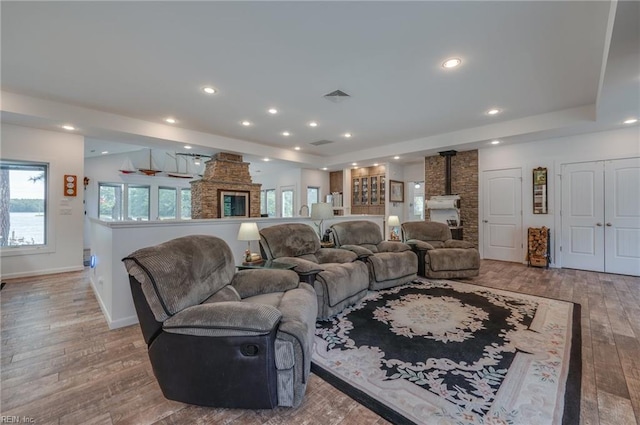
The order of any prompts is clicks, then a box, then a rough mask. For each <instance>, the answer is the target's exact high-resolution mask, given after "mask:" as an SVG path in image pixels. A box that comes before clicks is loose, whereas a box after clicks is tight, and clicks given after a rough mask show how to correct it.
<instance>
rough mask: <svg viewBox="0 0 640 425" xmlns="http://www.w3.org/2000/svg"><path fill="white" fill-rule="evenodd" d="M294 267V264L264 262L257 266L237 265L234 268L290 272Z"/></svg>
mask: <svg viewBox="0 0 640 425" xmlns="http://www.w3.org/2000/svg"><path fill="white" fill-rule="evenodd" d="M294 267H295V264H289V263H282V262H280V261H275V260H265V261H263V262H262V263H259V264H249V263H247V264H244V263H243V264H239V265H237V266H236V268H237V269H238V270H248V269H277V270H291V269H293V268H294Z"/></svg>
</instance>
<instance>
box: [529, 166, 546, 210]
mask: <svg viewBox="0 0 640 425" xmlns="http://www.w3.org/2000/svg"><path fill="white" fill-rule="evenodd" d="M548 211H549V208H548V206H547V169H546V168H543V167H540V168H535V169H534V170H533V213H534V214H547V213H548Z"/></svg>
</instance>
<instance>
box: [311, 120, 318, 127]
mask: <svg viewBox="0 0 640 425" xmlns="http://www.w3.org/2000/svg"><path fill="white" fill-rule="evenodd" d="M317 126H318V123H317V122H315V121H311V122H310V123H309V127H317Z"/></svg>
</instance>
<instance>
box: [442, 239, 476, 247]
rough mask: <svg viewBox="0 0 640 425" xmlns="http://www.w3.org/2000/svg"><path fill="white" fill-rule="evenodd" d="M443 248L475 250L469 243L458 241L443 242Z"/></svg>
mask: <svg viewBox="0 0 640 425" xmlns="http://www.w3.org/2000/svg"><path fill="white" fill-rule="evenodd" d="M444 247H445V248H475V247H476V246H475V245H474V244H472V243H471V242H467V241H459V240H457V239H449V240H448V241H445V242H444Z"/></svg>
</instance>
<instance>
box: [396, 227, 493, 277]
mask: <svg viewBox="0 0 640 425" xmlns="http://www.w3.org/2000/svg"><path fill="white" fill-rule="evenodd" d="M401 227H402V239H403V240H404V241H405V242H406V243H407V244H408V245H410V246H411V247H412V249H413V250H414V251H415V252H416V254H418V274H419V275H421V276H425V277H431V278H442V279H451V278H466V277H474V276H478V274H479V273H480V253H479V252H478V249H477V248H476V247H475V246H474V245H473V244H472V243H470V242H466V241H459V240H455V239H452V238H451V230H449V226H447V225H446V224H444V223H437V222H435V221H408V222H405V223H402V226H401Z"/></svg>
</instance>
